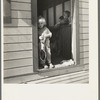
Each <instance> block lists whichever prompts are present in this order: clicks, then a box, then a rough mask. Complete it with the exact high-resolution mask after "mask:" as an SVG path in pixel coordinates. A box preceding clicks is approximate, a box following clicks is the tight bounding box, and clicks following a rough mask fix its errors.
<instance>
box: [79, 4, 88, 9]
mask: <svg viewBox="0 0 100 100" xmlns="http://www.w3.org/2000/svg"><path fill="white" fill-rule="evenodd" d="M79 7H80V8H83V9H84V8H89V3H88V2H79Z"/></svg>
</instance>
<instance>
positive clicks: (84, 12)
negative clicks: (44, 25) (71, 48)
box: [3, 0, 89, 77]
mask: <svg viewBox="0 0 100 100" xmlns="http://www.w3.org/2000/svg"><path fill="white" fill-rule="evenodd" d="M31 22H32V18H31V0H11V23H9V24H4V34H3V35H4V77H9V76H16V75H21V74H27V73H33V54H32V52H33V49H32V24H31ZM79 37H80V50H79V51H80V53H79V55H80V64H85V66H86V67H88V66H89V0H79Z"/></svg>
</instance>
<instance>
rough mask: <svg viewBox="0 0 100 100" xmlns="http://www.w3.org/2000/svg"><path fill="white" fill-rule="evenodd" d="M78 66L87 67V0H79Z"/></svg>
mask: <svg viewBox="0 0 100 100" xmlns="http://www.w3.org/2000/svg"><path fill="white" fill-rule="evenodd" d="M79 34H80V64H85V66H86V67H88V66H89V0H79Z"/></svg>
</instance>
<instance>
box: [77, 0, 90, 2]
mask: <svg viewBox="0 0 100 100" xmlns="http://www.w3.org/2000/svg"><path fill="white" fill-rule="evenodd" d="M79 1H82V2H89V0H79Z"/></svg>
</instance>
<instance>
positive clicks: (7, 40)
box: [4, 35, 32, 44]
mask: <svg viewBox="0 0 100 100" xmlns="http://www.w3.org/2000/svg"><path fill="white" fill-rule="evenodd" d="M4 40H5V41H4V43H8V44H10V43H20V42H25V43H27V42H30V43H32V35H27V36H24V35H18V36H17V35H16V36H4Z"/></svg>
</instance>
